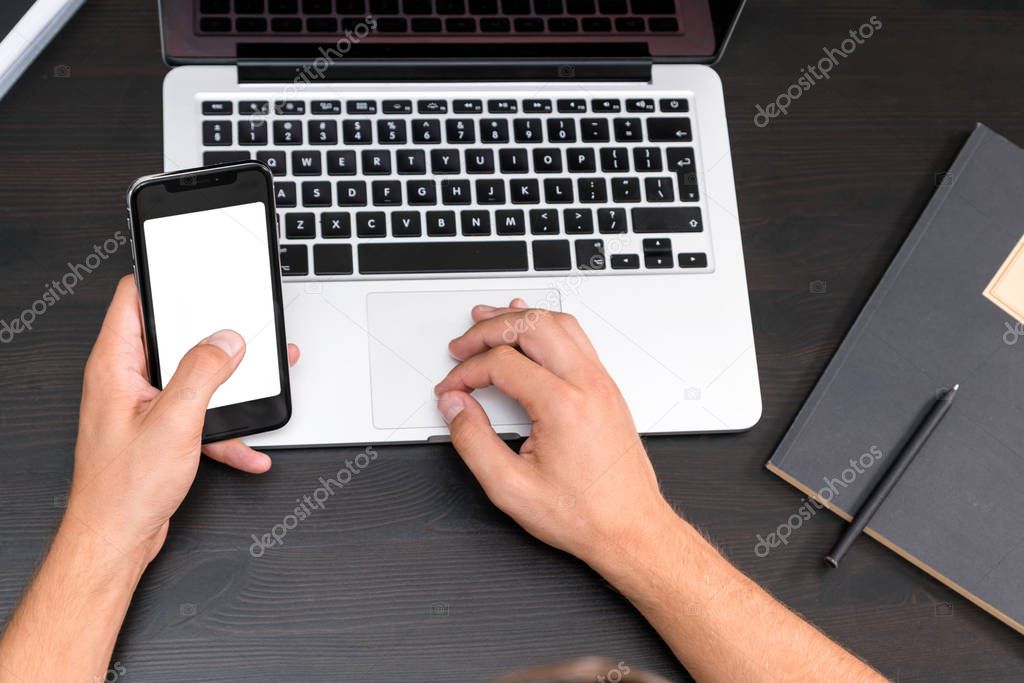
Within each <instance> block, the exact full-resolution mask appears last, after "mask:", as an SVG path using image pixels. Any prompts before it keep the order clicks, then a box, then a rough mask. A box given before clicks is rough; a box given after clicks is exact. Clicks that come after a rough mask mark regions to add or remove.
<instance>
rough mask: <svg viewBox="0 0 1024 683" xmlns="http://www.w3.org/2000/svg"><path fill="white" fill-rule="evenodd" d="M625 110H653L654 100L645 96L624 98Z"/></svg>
mask: <svg viewBox="0 0 1024 683" xmlns="http://www.w3.org/2000/svg"><path fill="white" fill-rule="evenodd" d="M626 111H630V112H653V111H654V100H652V99H650V98H646V97H641V98H634V99H630V100H626Z"/></svg>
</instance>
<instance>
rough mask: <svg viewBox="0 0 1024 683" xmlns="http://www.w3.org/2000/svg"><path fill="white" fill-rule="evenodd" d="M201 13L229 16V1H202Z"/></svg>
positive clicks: (200, 4)
mask: <svg viewBox="0 0 1024 683" xmlns="http://www.w3.org/2000/svg"><path fill="white" fill-rule="evenodd" d="M199 11H200V12H202V13H203V14H227V13H228V12H230V11H231V3H230V2H229V0H201V1H200V3H199Z"/></svg>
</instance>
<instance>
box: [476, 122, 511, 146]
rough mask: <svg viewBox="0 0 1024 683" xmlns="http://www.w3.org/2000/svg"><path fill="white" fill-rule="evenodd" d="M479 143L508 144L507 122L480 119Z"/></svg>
mask: <svg viewBox="0 0 1024 683" xmlns="http://www.w3.org/2000/svg"><path fill="white" fill-rule="evenodd" d="M480 142H484V143H487V142H489V143H491V144H498V143H501V142H508V121H506V120H505V119H480Z"/></svg>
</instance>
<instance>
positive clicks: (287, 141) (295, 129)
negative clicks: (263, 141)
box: [274, 120, 302, 145]
mask: <svg viewBox="0 0 1024 683" xmlns="http://www.w3.org/2000/svg"><path fill="white" fill-rule="evenodd" d="M274 144H275V145H301V144H302V122H301V121H293V120H287V121H274Z"/></svg>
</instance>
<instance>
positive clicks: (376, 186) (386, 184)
mask: <svg viewBox="0 0 1024 683" xmlns="http://www.w3.org/2000/svg"><path fill="white" fill-rule="evenodd" d="M371 186H372V193H373V205H374V206H396V205H398V204H401V203H402V181H400V180H374V181H373V183H371Z"/></svg>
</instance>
